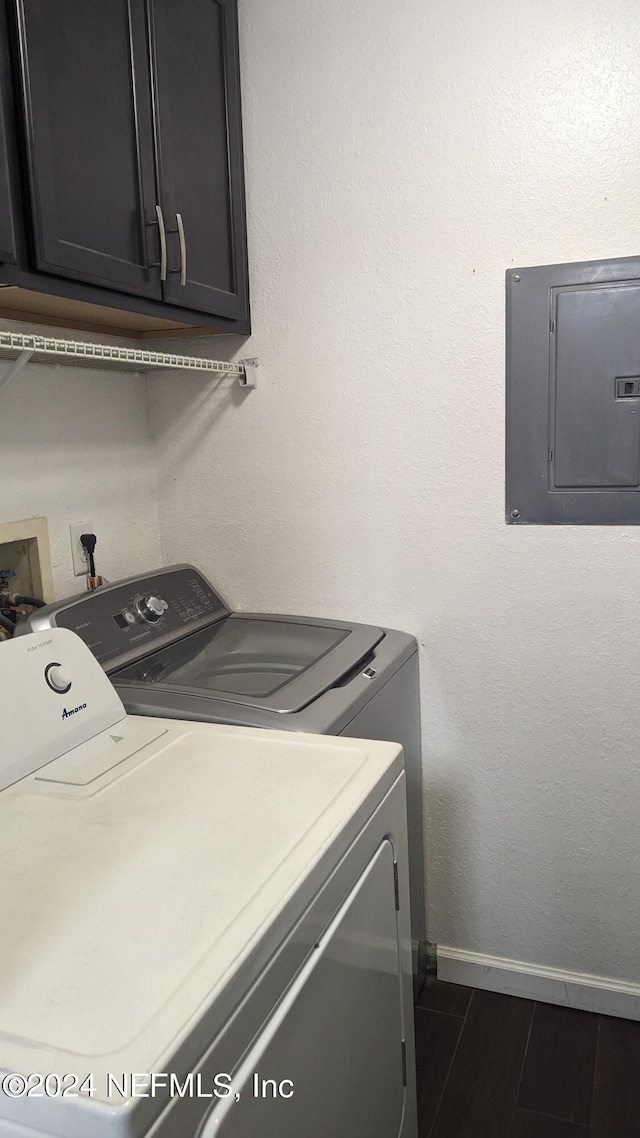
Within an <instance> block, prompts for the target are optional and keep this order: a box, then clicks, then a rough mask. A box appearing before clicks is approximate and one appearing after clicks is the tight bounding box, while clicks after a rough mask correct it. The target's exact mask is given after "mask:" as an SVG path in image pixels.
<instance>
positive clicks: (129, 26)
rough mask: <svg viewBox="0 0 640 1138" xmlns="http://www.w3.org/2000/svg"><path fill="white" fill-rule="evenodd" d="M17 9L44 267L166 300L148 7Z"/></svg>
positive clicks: (31, 0) (42, 2) (105, 1)
mask: <svg viewBox="0 0 640 1138" xmlns="http://www.w3.org/2000/svg"><path fill="white" fill-rule="evenodd" d="M16 3H17V12H18V27H19V36H20V57H21V58H20V66H21V71H22V76H21V78H22V92H23V100H24V114H25V120H26V136H27V138H26V141H27V161H28V168H29V182H30V193H31V207H32V220H33V229H34V253H35V262H36V265H35V267H37V268H38V269H39V270H41V271H42V272H47V273H55V274H57V275H60V276H63V277H71V278H75V279H78V280H83V281H89V282H91V283H92V284H96V285H103V286H106V287H110V288H114V289H118V290H121V291H124V292H132V293H135V294H136V295H139V296H146V297H156V298H158V299H159V298H160V297H161V284H160V273H159V270H158V268H157V267H151V266H152V264H153V262H158V260H159V250H158V244H159V240H158V238H159V235H158V228H157V225H156V226H154V224H153V223H154V221H155V220H156V193H155V178H154V160H153V131H152V123H151V99H150V79H149V67H148V51H147V39H146V21H145V11H144V3H143V0H82V2H81V3H79V2H78V0H56V2H55V4H52V3H51V0H16ZM150 263H151V264H150Z"/></svg>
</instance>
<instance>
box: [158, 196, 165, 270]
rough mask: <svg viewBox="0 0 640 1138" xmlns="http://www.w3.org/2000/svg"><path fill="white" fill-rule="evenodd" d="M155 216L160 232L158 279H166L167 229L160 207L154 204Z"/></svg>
mask: <svg viewBox="0 0 640 1138" xmlns="http://www.w3.org/2000/svg"><path fill="white" fill-rule="evenodd" d="M156 216H157V218H158V232H159V234H160V280H161V281H166V279H167V231H166V229H165V227H164V217H163V216H162V209H161V208H160V206H159V205H156Z"/></svg>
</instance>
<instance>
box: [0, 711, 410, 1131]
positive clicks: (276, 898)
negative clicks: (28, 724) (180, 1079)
mask: <svg viewBox="0 0 640 1138" xmlns="http://www.w3.org/2000/svg"><path fill="white" fill-rule="evenodd" d="M136 722H137V723H139V724H141V723H142V719H141V718H138V719H137V720H136ZM148 722H149V723H150V724H152V725H153V727H154V728H155V729H157V728H159V727H162V728H163V729H165V730H166V733H165V734H164V735H162V737H161V738H160V739H158V740H157V741H156V742H155V743H151V744H149V746H148V747H146V748H143V750H142V752H138V753H137V755H136V756H134V758H133V759H132V760H129V761H128V763H125V764H123V767H122V768H116V773H115V775H114V772H113V771H111V772H110V773H107V774H106V775H105V776H104V777H103V778H101V779H99V780H97V781H96V782H93V783H92V784H90V785H89V786H88V787H85V788H78V787H73V788H72V790H73V792H71V791H67V793H65V791H64V788H63V787H61V786H60V785H58V784H55V783H49V784H45V783H42V782H40V783H38V782H37V780H36V779H35V777H34V776H33V775H32V776H29V777H28V778H26V779H24V780H23V781H22V782H20V783H18V784H16V785H14V786H13V787H11V788H10V789H8V790H6V791H4V792H3V793H2V794H0V864H2V867H3V873H2V875H1V877H0V913H1V914H2V923H1V925H0V960H2V970H1V973H0V1068H2V1069H3V1070H4V1071H19V1072H22V1073H23V1074H27V1073H29V1072H31V1071H39V1072H42V1073H46V1072H49V1071H53V1072H57V1073H59V1074H63V1073H65V1072H68V1071H72V1072H76V1073H78V1074H79V1075H80V1076H83V1075H84V1074H86V1073H88V1072H92V1073H93V1074H94V1077H95V1098H93V1099H91V1100H89V1101H83V1100H78V1099H75V1100H74V1099H71V1098H65V1099H49V1100H47V1099H46V1098H45V1099H29V1100H24V1099H22V1100H18V1101H16V1102H14V1101H12V1100H11V1099H7V1098H5V1097H4V1096H2V1095H0V1133H2V1123H1V1119H2V1116H3V1115H4V1116H5V1117H11V1118H14V1119H16V1120H18V1119H19V1120H21V1121H22V1122H26V1121H28V1122H29V1123H30V1124H31V1125H33V1126H35V1125H36V1124H38V1125H43V1124H44V1125H45V1126H46V1127H47V1128H50V1132H51V1133H55V1134H60V1135H64V1138H75V1136H76V1135H77V1138H86V1133H87V1115H86V1111H89V1112H90V1114H91V1115H92V1121H91V1133H92V1138H101V1136H102V1135H120V1134H122V1135H124V1134H125V1133H126V1134H130V1133H132V1132H133V1131H132V1130H131V1129H130V1127H129V1123H127V1122H125V1119H124V1110H122V1111H120V1114H121V1118H120V1119H118V1117H117V1115H118V1113H119V1112H118V1110H117V1109H114V1102H113V1100H111V1103H110V1106H109V1108H108V1110H107V1109H104V1110H103V1109H102V1107H101V1102H100V1099H101V1098H104V1097H105V1094H104V1090H105V1086H106V1072H107V1071H111V1072H150V1071H154V1070H155V1071H158V1070H167V1069H169V1070H171V1069H172V1068H171V1067H168V1066H167V1065H166V1064H167V1061H168V1060H170V1057H171V1055H172V1054H173V1053H174V1052H175V1050H176V1048H177V1047H178V1045H179V1044H180V1042H181V1041H182V1040H183V1039H184V1038H185V1036H186V1035H188V1034H189V1032H191V1031H192V1030H193V1029H194V1025H195V1024H196V1023H197V1022H198V1020H200V1019H201V1018H202V1017H203V1016H204V1015H205V1014H206V1015H207V1017H208V1020H207V1029H208V1031H209V1032H210V1035H209V1038H213V1036H214V1035H215V1034H216V1032H217V1030H218V1028H219V1026H220V1022H218V1023H216V1018H215V1016H216V1006H217V1004H218V1001H219V999H220V997H221V995H222V994H224V996H225V999H224V1001H222V1003H224V1006H225V1007H227V1009H228V1005H229V994H230V989H233V996H234V1002H235V1001H237V999H238V998H239V997H240V996H241V995H242V993H243V992H244V990H245V989H246V987H247V986H248V984H249V982H250V980H251V979H252V977H251V976H247V975H246V974H245V973H243V972H242V964H243V961H246V959H247V957H248V956H249V954H250V953H251V951H252V949H253V948H254V947H255V945H256V944H258V943H259V942H260V941H261V939H262V938H263V936H265V934H266V932H268V931H269V930H270V929H272V927H273V924H274V922H277V920H278V915H279V914H280V913H281V912H282V910H283V908H284V907H285V905H286V904H287V902H288V901H289V900H290V899H291V897H292V896H294V895H295V894H296V892H297V891H298V890H299V889H300V888H301V886H303V885H304V883H305V879H306V878H307V876H308V875H309V873H310V871H311V869H312V867H313V866H314V865H316V864H317V863H318V861H319V860H320V859H321V858H322V857H323V854H326V852H327V850H329V849H330V847H331V845H332V844H333V842H334V841H335V840H336V838H337V836H338V835H339V834H341V833H342V834H343V833H344V830H345V828H347V829H348V828H349V827H350V825H351V826H352V827H353V826H354V825H355V824H354V822H353V818H354V814H355V813H356V812H357V811H358V809H359V808H361V807H362V804H363V803H365V802H367V804H368V807H367V808H368V809H373V808H375V805H376V804H377V802H378V801H379V800H380V799H381V798H382V797H383V795H384V793H386V791H387V789H388V787H389V786H390V785H391V783H392V782H393V781H394V779H395V778H396V777H397V775H398V773H399V772H400V770H401V769H402V759H401V749H400V748H399V747H398V746H397V745H395V744H390V743H370V742H359V741H355V740H348V741H347V740H342V739H332V738H329V737H326V736H304V735H293V734H291V733H288V732H265V731H259V730H251V729H247V728H231V727H223V726H217V725H212V724H189V725H188V726H187V725H186V724H181V723H176V722H175V721H169V720H158V719H155V720H153V721H148ZM145 756H148V757H145ZM125 768H126V769H125ZM353 836H355V832H354V834H353ZM327 872H328V870H327ZM286 931H287V928H286V927H283V930H282V935H284V933H285V932H286ZM226 1014H228V1012H225V1015H226ZM124 1106H126V1104H124ZM43 1112H44V1113H43ZM130 1121H131V1120H129V1122H130Z"/></svg>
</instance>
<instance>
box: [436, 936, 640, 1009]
mask: <svg viewBox="0 0 640 1138" xmlns="http://www.w3.org/2000/svg"><path fill="white" fill-rule="evenodd" d="M438 979H439V980H446V981H449V982H450V983H453V984H465V985H467V986H468V987H470V988H484V989H486V990H487V991H489V992H503V993H504V994H505V995H510V996H524V997H525V999H528V1000H540V1001H541V1002H542V1003H546V1004H561V1005H563V1006H564V1007H568V1008H581V1009H582V1010H583V1011H588V1012H598V1013H599V1014H600V1015H607V1016H620V1017H622V1018H623V1019H635V1020H640V984H632V983H625V982H624V981H621V980H609V979H607V978H606V977H604V976H589V975H587V974H586V973H582V972H563V971H561V970H560V969H559V968H539V967H538V966H537V965H536V964H526V963H525V962H524V961H522V960H503V959H501V958H500V957H498V956H481V955H480V954H479V953H476V952H462V951H461V950H460V949H457V948H448V947H447V946H446V945H438Z"/></svg>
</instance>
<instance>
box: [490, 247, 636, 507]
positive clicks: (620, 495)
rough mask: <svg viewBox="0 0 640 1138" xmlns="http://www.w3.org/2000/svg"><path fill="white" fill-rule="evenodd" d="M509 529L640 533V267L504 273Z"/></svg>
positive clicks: (628, 261)
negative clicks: (620, 528) (622, 528)
mask: <svg viewBox="0 0 640 1138" xmlns="http://www.w3.org/2000/svg"><path fill="white" fill-rule="evenodd" d="M506 464H507V469H506V520H507V522H509V523H511V524H520V525H522V524H525V525H527V524H529V525H532V524H533V525H560V524H565V525H635V524H640V259H639V258H632V257H628V258H622V259H620V260H611V261H589V262H582V263H579V264H575V265H545V266H538V267H536V268H529V269H510V270H509V271H508V272H507V418H506Z"/></svg>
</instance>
